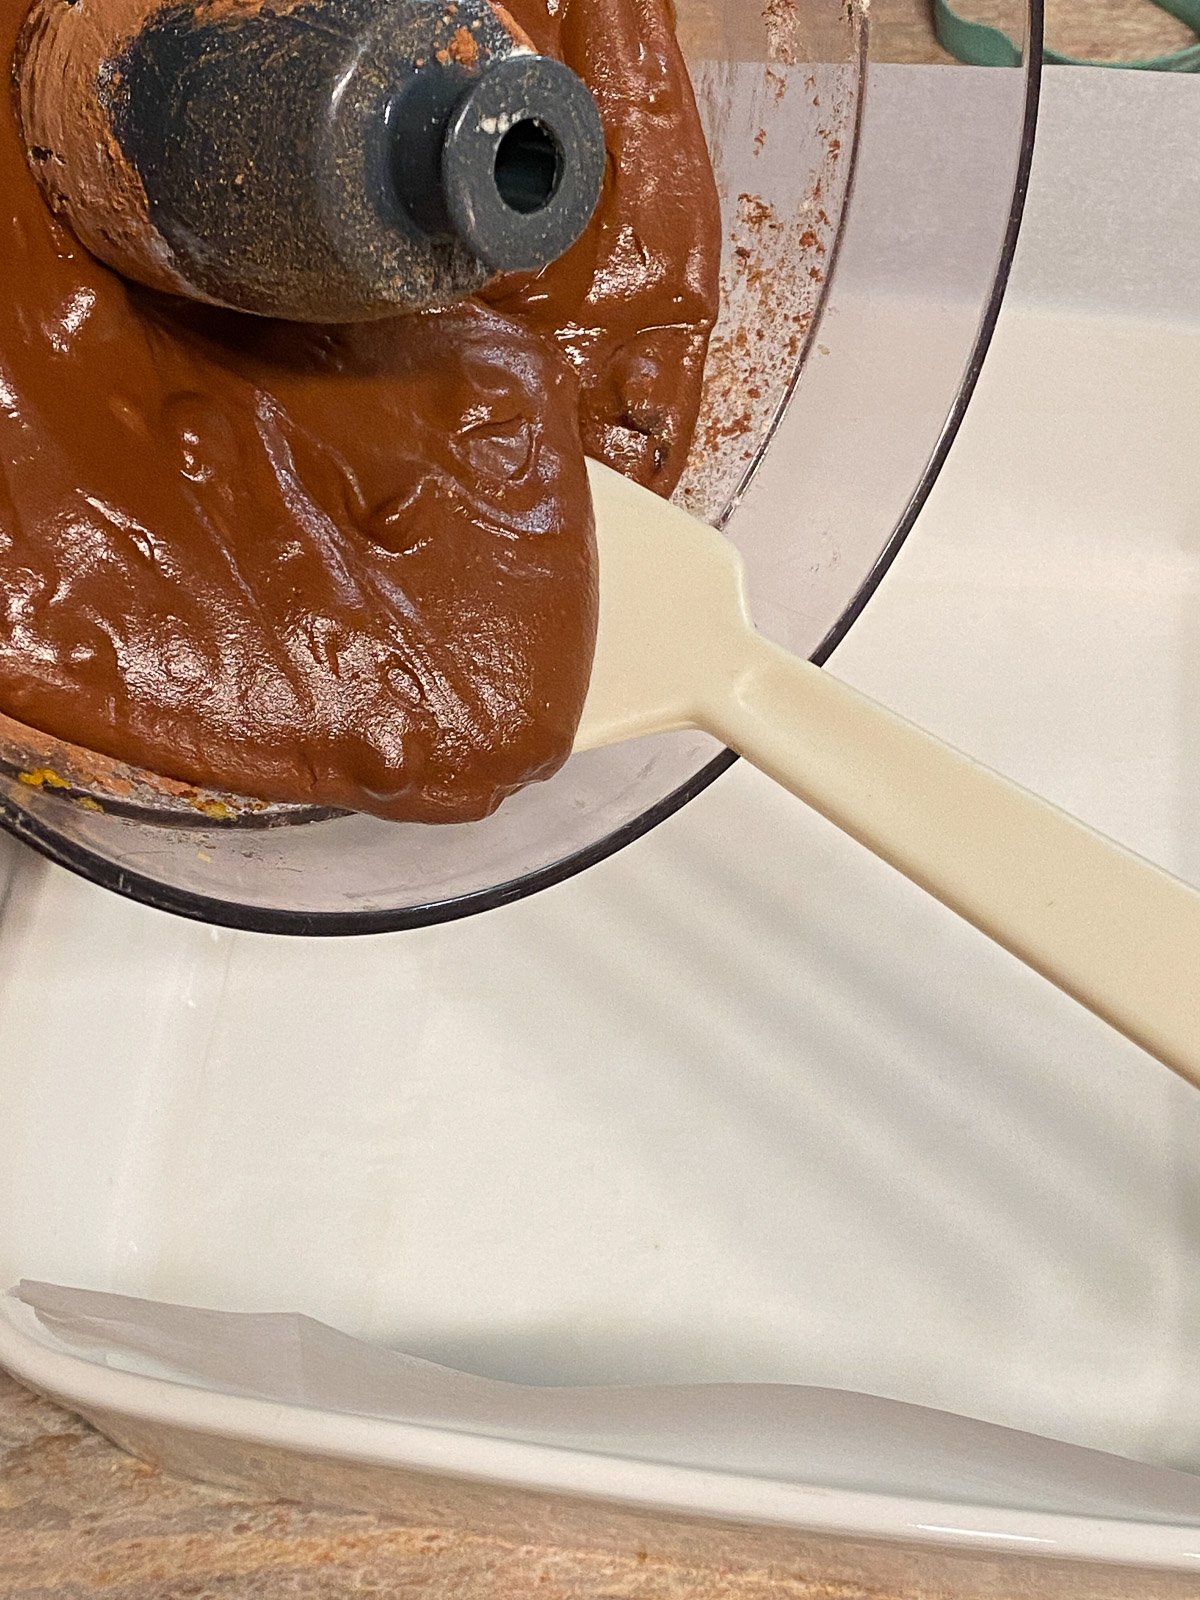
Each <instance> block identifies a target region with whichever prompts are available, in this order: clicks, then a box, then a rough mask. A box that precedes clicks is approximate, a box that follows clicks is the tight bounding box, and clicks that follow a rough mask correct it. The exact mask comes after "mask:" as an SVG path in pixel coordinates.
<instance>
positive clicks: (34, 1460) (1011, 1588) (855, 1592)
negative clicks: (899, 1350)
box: [0, 1374, 1200, 1600]
mask: <svg viewBox="0 0 1200 1600" xmlns="http://www.w3.org/2000/svg"><path fill="white" fill-rule="evenodd" d="M714 1548H715V1550H716V1552H717V1556H716V1559H712V1558H711V1553H712V1552H713V1550H714ZM701 1549H703V1551H705V1552H707V1554H701ZM1198 1587H1200V1585H1198V1582H1197V1579H1196V1578H1195V1577H1193V1576H1190V1575H1180V1576H1173V1575H1170V1574H1160V1575H1157V1576H1155V1575H1152V1574H1146V1573H1138V1574H1130V1573H1125V1572H1120V1571H1116V1570H1113V1569H1099V1568H1093V1567H1082V1566H1068V1565H1064V1564H1059V1563H1055V1562H1037V1563H1032V1562H1028V1561H1024V1560H1019V1559H1018V1560H1011V1559H1007V1558H1003V1557H990V1556H986V1555H961V1556H960V1555H957V1554H952V1555H942V1554H939V1553H937V1552H933V1551H928V1550H925V1551H922V1550H910V1549H904V1548H900V1547H896V1546H888V1545H867V1544H852V1543H848V1542H841V1541H835V1540H822V1539H808V1538H803V1537H800V1536H797V1535H795V1534H792V1533H789V1532H786V1531H783V1532H780V1531H773V1530H768V1529H763V1530H751V1536H750V1540H749V1543H747V1540H746V1539H745V1538H743V1537H740V1536H739V1537H738V1538H736V1539H731V1541H730V1543H729V1546H728V1549H724V1548H722V1541H721V1536H720V1530H716V1539H715V1544H714V1537H713V1530H711V1529H708V1530H706V1531H705V1533H704V1537H703V1538H702V1539H698V1538H696V1537H695V1530H694V1528H693V1530H692V1531H691V1532H689V1531H688V1529H687V1528H686V1526H685V1527H684V1528H683V1529H682V1531H681V1530H680V1529H678V1528H676V1529H675V1530H674V1531H673V1532H671V1533H670V1534H663V1533H661V1532H660V1531H659V1530H658V1529H657V1527H656V1525H655V1524H654V1523H653V1522H647V1523H646V1524H645V1526H644V1528H643V1529H642V1530H641V1531H640V1532H639V1533H638V1534H637V1535H636V1536H630V1537H629V1538H627V1539H625V1540H623V1541H622V1540H618V1541H616V1542H614V1541H613V1540H611V1539H609V1540H604V1541H600V1540H597V1541H594V1542H593V1541H589V1540H587V1539H581V1540H580V1541H578V1542H572V1541H570V1540H557V1541H554V1542H541V1543H524V1544H522V1543H519V1542H517V1541H515V1540H511V1539H505V1538H501V1537H498V1536H496V1535H494V1534H488V1533H484V1532H470V1531H464V1530H463V1529H461V1528H459V1529H457V1530H456V1529H451V1528H447V1527H439V1526H431V1525H429V1524H428V1523H426V1522H421V1521H411V1522H405V1521H399V1520H397V1521H390V1520H386V1519H383V1518H379V1517H371V1516H363V1515H355V1514H348V1513H345V1512H335V1511H320V1510H312V1509H306V1508H304V1507H300V1506H293V1505H286V1504H280V1503H277V1502H271V1501H263V1500H255V1499H248V1498H246V1497H244V1496H241V1495H237V1494H232V1493H228V1492H226V1491H222V1490H218V1489H210V1488H206V1487H204V1486H202V1485H199V1484H194V1483H188V1482H184V1481H183V1480H181V1479H178V1478H173V1477H170V1476H169V1475H167V1474H166V1473H163V1472H160V1471H158V1470H157V1469H155V1468H153V1467H149V1466H146V1465H144V1464H143V1463H142V1462H139V1461H135V1460H133V1458H132V1457H130V1456H127V1455H124V1454H123V1453H122V1452H121V1451H119V1450H116V1449H114V1448H113V1446H112V1445H110V1444H108V1443H107V1441H105V1440H104V1439H102V1438H101V1437H100V1435H99V1434H97V1433H95V1432H93V1430H92V1429H91V1428H89V1427H88V1426H87V1425H86V1424H85V1423H83V1422H81V1421H79V1420H78V1419H77V1418H75V1417H72V1416H70V1415H69V1414H68V1413H67V1412H65V1411H62V1410H61V1409H60V1408H59V1407H57V1406H54V1405H50V1404H48V1403H47V1402H46V1401H44V1400H40V1399H37V1398H35V1397H34V1396H33V1395H31V1394H29V1393H28V1392H27V1391H26V1390H24V1389H21V1388H19V1387H18V1386H17V1384H15V1383H14V1382H12V1380H11V1379H9V1378H7V1377H5V1376H4V1375H3V1374H0V1597H3V1600H223V1597H226V1596H236V1597H238V1600H285V1597H292V1600H295V1597H303V1596H313V1597H317V1596H319V1597H321V1600H341V1597H343V1596H345V1597H347V1600H349V1597H351V1596H362V1595H370V1594H376V1595H383V1596H389V1597H396V1600H403V1597H404V1596H410V1595H411V1596H415V1595H421V1596H423V1597H426V1600H441V1597H445V1600H451V1597H453V1600H493V1597H501V1596H502V1597H504V1600H522V1597H524V1596H528V1597H529V1600H1133V1597H1135V1596H1136V1600H1196V1595H1197V1592H1198Z"/></svg>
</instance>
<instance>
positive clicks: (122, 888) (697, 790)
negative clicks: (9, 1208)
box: [0, 0, 1044, 938]
mask: <svg viewBox="0 0 1200 1600" xmlns="http://www.w3.org/2000/svg"><path fill="white" fill-rule="evenodd" d="M1024 3H1025V6H1026V10H1027V28H1026V40H1025V48H1024V52H1023V59H1022V66H1021V70H1022V71H1023V72H1024V75H1025V95H1024V102H1023V107H1022V113H1021V128H1020V143H1019V147H1018V151H1017V165H1016V172H1015V175H1014V181H1013V191H1012V198H1011V201H1010V204H1009V211H1008V218H1007V221H1006V224H1005V230H1004V237H1003V240H1002V243H1001V246H1000V252H999V256H998V259H997V263H996V272H995V276H994V278H993V280H992V285H991V289H990V291H989V294H988V298H987V302H986V304H985V305H984V307H983V311H982V314H981V316H980V320H979V325H978V328H977V330H976V334H975V339H974V343H973V345H972V347H971V351H970V354H969V356H968V359H967V363H966V367H965V369H964V372H963V376H962V380H961V382H960V383H959V386H958V390H957V391H956V393H955V396H954V400H953V402H952V404H951V406H950V410H949V412H948V413H947V416H946V419H945V421H944V423H943V424H942V428H941V432H940V433H939V435H938V438H937V440H936V442H935V444H934V447H933V449H932V451H931V453H930V456H929V459H928V461H927V462H926V464H925V467H924V470H923V471H922V473H921V476H920V478H919V479H918V481H917V483H916V485H915V487H914V488H913V490H912V493H911V494H910V496H909V499H908V503H907V504H906V506H905V507H904V510H903V511H902V513H901V515H900V517H899V518H898V520H897V522H896V524H895V526H894V528H893V529H892V532H891V534H890V535H889V537H888V539H887V541H886V543H885V544H884V546H883V548H882V550H881V551H880V552H879V555H878V556H877V557H876V559H875V561H874V563H873V564H872V566H871V568H870V570H869V572H868V573H867V575H866V576H865V578H864V579H863V581H862V583H861V584H860V585H859V587H858V589H857V590H856V591H855V593H854V595H853V597H852V598H851V600H850V602H849V604H848V605H847V606H846V608H845V610H844V611H843V613H842V615H841V616H840V617H839V618H838V620H837V622H835V623H834V625H833V627H832V628H831V629H830V630H829V632H828V633H827V634H826V635H825V637H824V639H822V641H821V643H820V645H818V647H817V649H816V650H815V651H813V653H812V656H811V658H810V659H811V660H812V661H813V663H814V664H815V665H816V666H819V667H820V666H824V665H825V663H826V662H827V661H828V660H829V658H830V656H831V655H832V654H833V652H834V650H835V649H836V648H837V646H838V645H839V644H840V643H841V642H842V640H843V639H844V638H845V637H846V635H847V633H848V632H849V630H850V628H851V627H852V625H853V624H854V623H855V622H856V621H857V620H858V618H859V617H860V616H861V615H862V612H863V610H864V608H865V606H866V604H867V602H868V601H869V600H870V598H871V596H872V595H873V594H874V593H875V591H876V589H877V588H878V587H879V585H880V583H881V582H882V580H883V578H884V576H885V575H886V573H887V571H888V569H889V568H890V567H891V565H892V563H893V561H895V559H896V557H897V555H898V554H899V552H900V549H901V546H902V545H903V544H904V541H905V540H906V539H907V537H908V535H909V533H910V532H911V531H912V528H913V525H914V524H915V522H916V520H917V517H918V516H919V514H920V512H921V510H922V508H923V506H924V504H925V502H926V500H927V499H928V497H929V494H930V491H931V490H932V488H933V485H934V483H935V482H936V481H937V478H938V475H939V474H940V472H941V470H942V467H943V466H944V464H945V461H946V457H947V456H948V455H949V453H950V449H951V446H952V445H953V444H954V440H955V438H956V437H957V435H958V431H959V428H960V427H961V426H962V422H963V418H964V417H965V416H966V413H967V408H968V406H969V405H970V402H971V398H972V396H973V394H974V392H975V386H976V384H977V383H978V382H979V375H980V373H981V371H982V369H983V363H984V359H985V357H986V355H987V352H988V349H989V347H990V345H991V342H992V336H993V334H994V333H995V330H996V324H997V321H998V320H999V316H1000V310H1001V307H1002V305H1003V303H1004V297H1005V293H1006V291H1007V288H1008V282H1009V277H1010V275H1011V271H1012V264H1013V259H1014V256H1015V253H1016V246H1017V239H1018V237H1019V234H1020V231H1021V221H1022V218H1023V216H1024V211H1025V200H1026V196H1027V195H1028V192H1029V178H1030V172H1031V170H1032V165H1033V149H1034V141H1035V135H1036V131H1037V117H1038V104H1039V98H1040V91H1041V72H1042V53H1043V52H1042V42H1043V27H1044V0H1024ZM855 11H856V13H857V14H858V17H859V30H858V57H859V67H860V71H861V74H862V81H863V82H864V85H865V81H866V66H867V42H868V32H869V30H868V27H867V26H866V19H865V16H864V14H863V11H862V10H861V9H860V7H859V6H857V5H856V6H855ZM865 99H866V95H865V93H864V94H862V95H861V96H860V98H859V104H858V107H857V110H856V123H858V122H861V117H862V110H863V104H864V103H865ZM856 132H857V127H856ZM852 148H853V149H854V151H855V155H857V149H858V140H857V138H856V139H855V140H854V144H853V147H852ZM850 190H851V193H852V192H853V173H852V174H851V179H850ZM848 209H849V208H848V207H847V208H846V209H845V210H844V211H843V214H842V217H841V218H840V219H839V225H838V233H837V236H836V237H835V239H834V242H833V248H832V251H831V267H832V268H833V270H831V271H830V272H829V273H828V274H827V276H826V282H825V285H824V287H823V289H822V293H821V298H820V301H819V302H818V305H817V309H816V314H815V315H814V317H813V322H812V327H811V329H810V330H809V335H808V339H807V341H806V343H807V347H808V348H811V346H812V344H813V341H814V339H815V336H816V334H817V331H818V330H819V328H820V326H821V323H822V320H823V317H824V313H825V310H826V308H827V305H828V299H829V294H830V290H831V286H832V284H833V282H834V281H835V279H836V275H837V274H836V261H837V253H838V246H839V245H840V243H841V237H842V231H843V228H844V224H845V218H846V214H847V212H848ZM802 368H803V360H801V361H800V362H798V363H797V369H796V372H795V373H794V374H793V377H792V381H791V383H790V384H789V387H788V391H787V394H786V395H785V396H784V398H783V400H782V402H781V404H780V407H779V410H778V411H777V413H776V417H775V420H774V421H773V423H772V425H771V428H770V429H769V430H768V432H767V435H766V437H765V439H764V441H763V444H762V446H761V447H760V450H759V451H758V452H756V455H755V461H754V463H752V464H751V466H750V467H748V468H747V470H746V473H745V474H744V475H743V477H742V480H741V482H740V483H739V485H738V487H737V489H736V490H735V491H734V493H733V495H732V496H731V498H730V502H729V505H728V506H727V508H726V510H725V512H724V514H723V516H722V518H721V520H720V525H721V526H724V524H725V523H726V522H727V521H728V519H729V517H730V516H731V515H732V513H733V511H734V510H735V508H736V506H737V504H738V501H739V500H740V499H741V496H742V494H743V493H744V491H745V489H746V486H747V484H748V482H749V480H750V478H751V477H752V475H753V468H754V466H755V465H756V464H757V461H758V459H759V458H760V456H761V454H762V450H764V449H765V448H766V446H767V444H768V443H769V442H770V439H771V437H772V435H773V434H774V431H775V428H776V427H777V426H778V422H779V418H780V416H781V415H782V412H783V410H784V408H785V407H786V404H787V401H788V399H789V398H790V397H791V394H792V392H793V390H794V388H795V386H796V384H797V382H798V381H799V377H800V373H801V371H802ZM738 759H739V757H738V755H737V754H736V752H735V751H733V750H722V751H721V752H720V753H719V754H718V755H716V756H714V757H713V758H712V759H711V760H710V761H708V762H707V763H706V764H705V765H704V766H703V767H701V768H700V770H699V771H698V772H696V773H694V774H693V775H692V777H690V778H689V779H688V780H687V781H686V782H685V783H682V784H680V785H679V786H678V787H677V788H676V789H674V790H672V791H671V793H670V794H668V795H665V796H664V797H663V798H662V799H661V800H658V801H656V802H655V804H654V805H652V806H650V807H648V808H647V809H646V810H645V811H643V812H642V813H641V814H640V815H639V816H637V817H634V818H631V820H630V821H628V822H626V823H623V824H622V825H621V826H620V827H619V828H615V829H614V830H613V831H612V832H611V833H608V834H606V835H604V837H603V838H601V839H597V840H595V841H594V842H593V843H592V844H589V845H585V846H584V847H583V848H582V849H580V850H576V851H573V852H572V853H571V854H570V855H568V856H564V857H563V858H562V859H561V860H558V861H553V862H551V863H549V864H548V865H547V866H544V867H538V868H535V869H534V870H533V871H531V872H527V873H524V874H522V876H521V877H519V878H512V879H509V880H508V881H507V882H505V883H500V884H495V885H492V886H490V887H488V888H486V889H477V890H473V891H471V892H470V893H468V894H463V895H456V896H454V897H452V898H450V899H446V900H438V901H431V902H428V903H426V904H423V905H415V906H405V907H399V908H393V909H388V910H383V911H301V910H291V909H286V910H280V909H277V908H268V907H263V906H254V905H248V904H244V903H241V902H238V901H233V900H225V899H222V898H220V897H217V896H209V895H201V894H196V893H194V892H192V891H190V890H183V889H177V888H175V887H174V886H172V885H171V884H166V883H162V882H160V881H159V880H157V879H154V878H149V877H146V876H145V875H143V874H141V873H138V872H133V871H130V870H129V869H128V868H126V867H121V866H118V865H117V864H116V863H115V862H113V861H110V860H108V859H107V858H106V857H104V856H101V855H98V854H96V853H95V852H93V851H91V850H88V849H87V848H85V847H84V846H83V845H80V844H77V843H75V842H73V841H71V840H69V839H66V838H64V837H62V835H60V834H59V833H58V832H57V831H56V830H55V829H53V828H51V827H48V826H46V825H45V824H43V823H42V821H41V820H40V819H39V818H38V817H36V816H34V815H32V814H31V813H29V812H28V811H25V810H24V809H22V808H21V807H20V806H18V805H16V804H14V803H13V801H12V800H11V799H10V798H9V797H8V796H7V795H5V794H4V793H3V792H0V827H3V828H5V829H7V831H8V832H10V833H11V834H13V835H14V836H15V837H16V838H17V839H18V840H20V841H21V842H22V843H24V844H27V845H29V846H30V847H31V848H32V849H34V850H36V851H37V852H38V853H39V854H40V855H42V856H45V857H46V858H47V859H48V860H50V861H52V862H54V863H55V864H56V865H57V866H61V867H65V868H67V870H68V871H70V872H73V873H75V874H76V875H77V876H79V877H82V878H86V879H88V880H89V881H90V882H92V883H95V884H97V885H98V886H99V887H101V888H103V889H108V890H110V891H111V892H112V893H114V894H118V895H121V896H122V897H123V898H125V899H128V900H134V901H137V902H139V903H140V904H142V905H147V906H150V907H151V908H152V909H154V910H156V911H166V912H169V913H171V914H172V915H175V916H179V917H184V918H187V919H189V920H191V921H194V922H204V923H208V924H210V925H213V926H217V927H224V928H231V929H234V930H235V931H238V932H244V933H274V934H285V935H289V936H294V937H300V938H311V937H313V936H325V937H347V936H353V935H359V934H372V933H398V932H402V931H406V930H408V929H413V928H428V927H434V926H437V925H438V924H441V923H447V922H457V921H459V920H460V919H462V918H464V917H470V916H477V915H478V914H479V913H480V912H484V911H494V910H498V909H499V908H500V907H501V906H506V905H512V904H513V903H514V902H516V901H518V900H524V899H526V898H527V897H528V896H530V895H533V894H538V893H540V892H541V891H542V890H543V889H549V888H553V887H554V885H555V884H559V883H564V882H565V881H566V880H567V879H569V878H573V877H574V876H575V875H576V874H577V873H579V872H583V871H585V870H586V869H587V868H588V867H593V866H595V865H596V864H597V863H599V862H601V861H605V860H607V858H608V857H609V856H612V855H615V854H616V853H617V852H618V851H619V850H623V849H625V847H626V846H627V845H630V844H632V843H633V842H634V841H635V840H637V839H640V838H642V837H643V836H644V835H645V834H648V833H650V832H651V830H652V829H654V828H657V827H658V826H659V824H660V823H663V822H665V821H666V820H667V818H668V817H671V816H674V814H675V813H676V812H677V811H680V810H681V809H682V808H683V807H684V806H685V805H687V804H688V803H689V801H691V800H694V799H695V798H696V796H697V795H699V794H701V793H703V791H704V790H705V789H707V788H708V786H709V785H710V784H711V783H714V782H715V781H716V779H717V778H719V777H720V776H721V775H722V774H723V773H725V772H727V771H728V770H729V768H730V767H732V766H733V764H734V763H735V762H736V761H737V760H738Z"/></svg>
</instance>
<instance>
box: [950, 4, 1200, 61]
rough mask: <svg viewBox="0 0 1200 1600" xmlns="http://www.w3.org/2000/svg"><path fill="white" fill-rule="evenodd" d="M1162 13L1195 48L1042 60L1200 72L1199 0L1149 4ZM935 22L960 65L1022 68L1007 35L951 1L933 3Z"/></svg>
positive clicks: (1052, 54) (1046, 53) (1055, 54)
mask: <svg viewBox="0 0 1200 1600" xmlns="http://www.w3.org/2000/svg"><path fill="white" fill-rule="evenodd" d="M1147 3H1148V4H1150V5H1156V6H1157V7H1158V8H1159V10H1160V11H1169V12H1170V14H1171V15H1172V16H1173V17H1178V18H1179V20H1180V22H1182V23H1185V24H1186V25H1187V26H1188V27H1189V28H1190V29H1191V30H1192V32H1193V33H1194V34H1196V35H1198V38H1197V42H1196V43H1195V44H1189V45H1185V46H1184V47H1183V49H1182V50H1172V51H1170V52H1169V53H1168V54H1167V55H1162V56H1150V57H1147V58H1146V59H1144V60H1141V61H1085V60H1083V59H1082V58H1081V57H1080V56H1067V55H1063V54H1062V52H1061V51H1059V50H1049V49H1044V50H1043V51H1042V60H1043V61H1049V62H1054V63H1056V64H1057V65H1060V66H1067V67H1125V68H1133V69H1134V70H1136V71H1139V72H1200V0H1147ZM933 20H934V27H935V29H936V32H937V36H938V43H939V44H940V45H941V47H942V49H943V50H947V51H949V53H950V54H951V55H952V56H954V58H955V59H956V60H958V61H963V62H965V63H966V64H967V65H968V66H971V67H1019V66H1020V65H1021V58H1022V52H1021V49H1020V47H1019V46H1018V45H1017V44H1015V43H1014V42H1013V40H1012V39H1010V38H1009V36H1008V35H1007V34H1006V33H1002V32H1001V30H1000V29H999V28H993V27H990V26H989V25H988V24H987V23H985V22H971V21H969V20H968V19H967V18H966V17H963V16H960V15H959V13H958V12H957V11H955V10H954V9H953V8H952V7H951V6H950V4H949V0H933Z"/></svg>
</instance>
